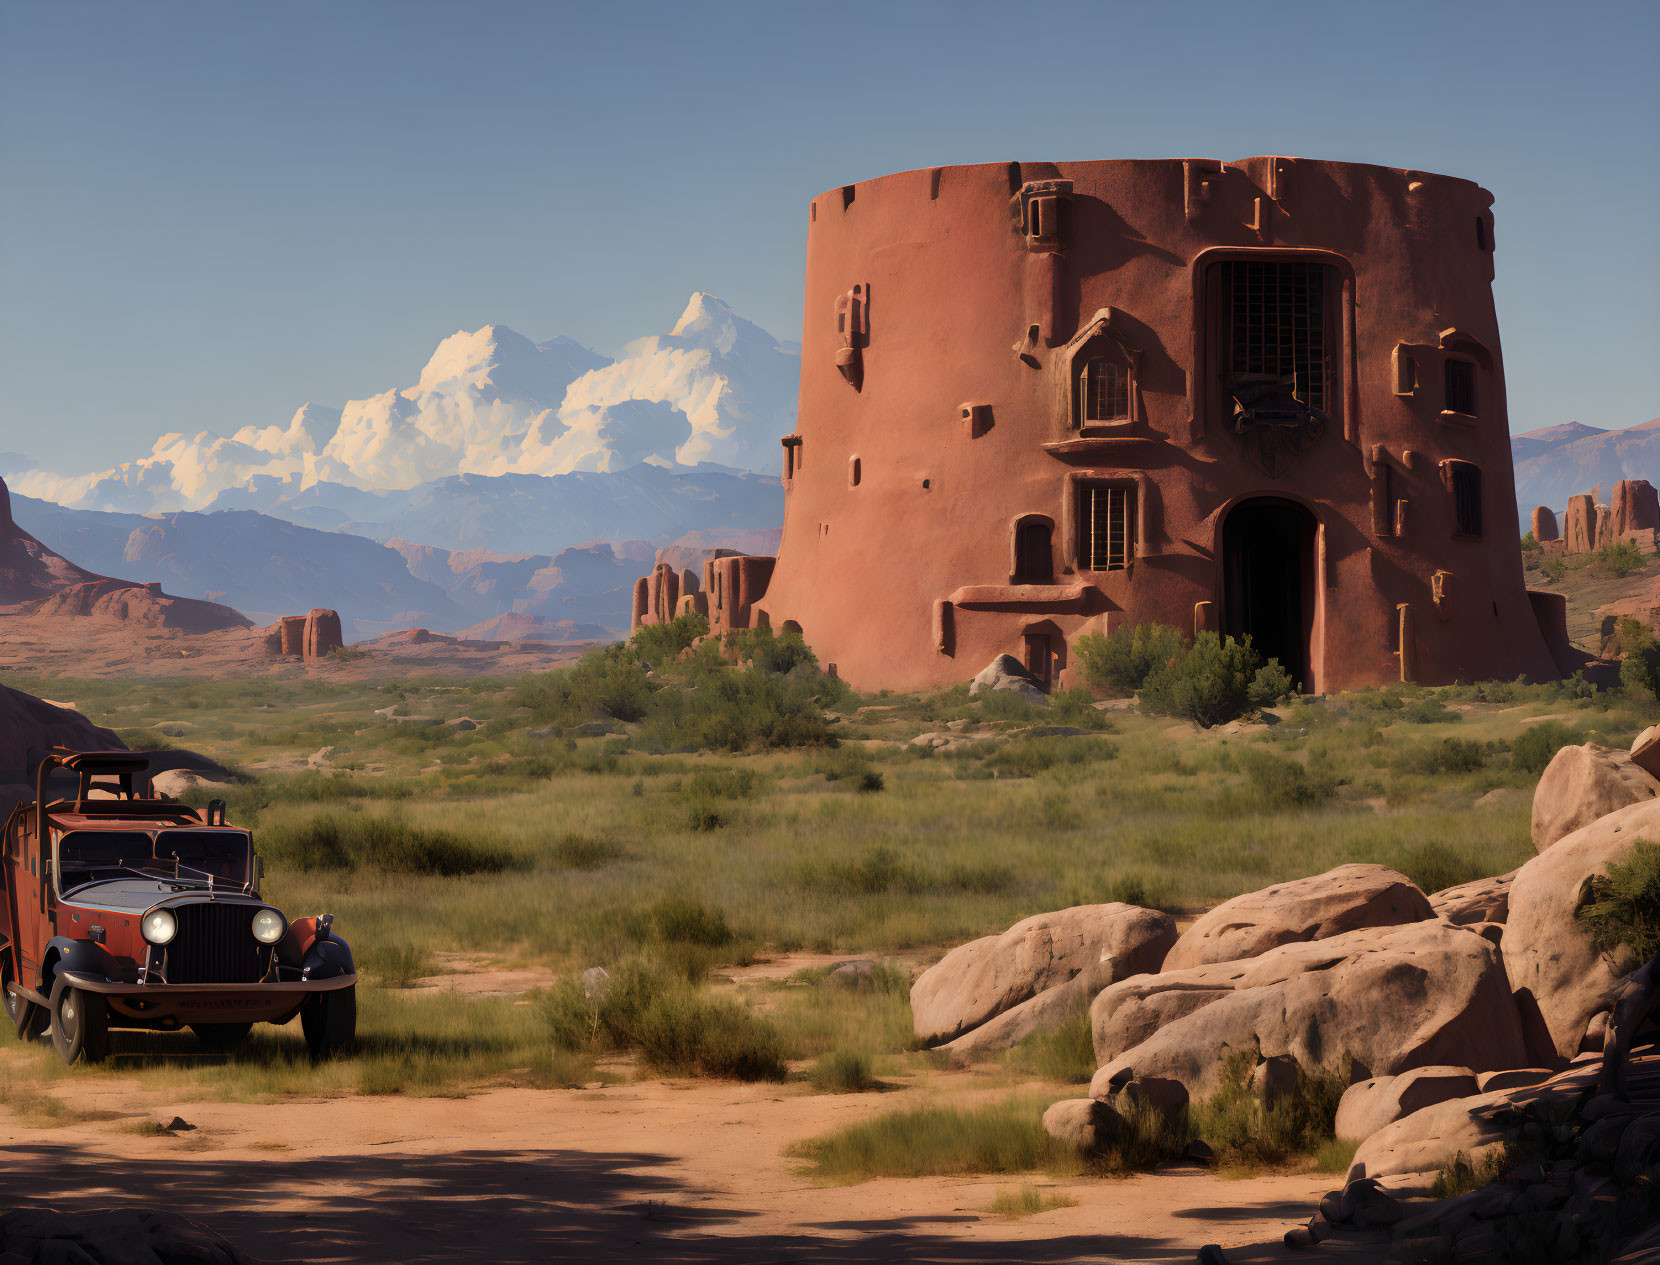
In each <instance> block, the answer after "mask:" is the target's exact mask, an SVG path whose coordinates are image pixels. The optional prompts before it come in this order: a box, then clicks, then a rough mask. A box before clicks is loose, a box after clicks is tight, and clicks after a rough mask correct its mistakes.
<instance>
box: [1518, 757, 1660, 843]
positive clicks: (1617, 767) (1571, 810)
mask: <svg viewBox="0 0 1660 1265" xmlns="http://www.w3.org/2000/svg"><path fill="white" fill-rule="evenodd" d="M1656 795H1660V781H1656V780H1655V778H1654V777H1652V776H1650V775H1649V774H1647V773H1645V772H1644V771H1643V770H1642V769H1641V768H1639V767H1638V766H1637V765H1636V763H1635V762H1634V761H1633V760H1632V758H1631V757H1630V756H1629V755H1627V754H1626V753H1625V752H1623V751H1611V750H1609V749H1608V748H1607V747H1599V746H1598V745H1597V744H1596V743H1594V742H1587V743H1586V744H1584V745H1583V746H1578V747H1563V748H1562V749H1561V750H1560V751H1558V752H1557V753H1556V755H1555V756H1553V757H1552V758H1551V762H1550V764H1549V765H1547V766H1546V767H1545V772H1544V776H1542V777H1541V778H1540V779H1539V785H1538V787H1537V788H1536V789H1535V790H1534V792H1533V847H1534V850H1535V851H1537V852H1543V851H1544V850H1545V849H1546V848H1548V847H1550V846H1551V845H1552V844H1554V843H1555V842H1556V841H1557V840H1558V839H1561V838H1562V837H1563V836H1564V835H1568V834H1572V833H1573V832H1574V831H1575V830H1578V829H1579V828H1580V827H1581V826H1584V825H1587V824H1588V823H1590V822H1593V821H1595V820H1597V818H1599V817H1606V816H1607V815H1608V814H1609V813H1611V812H1613V811H1615V810H1616V809H1619V808H1624V807H1625V806H1626V805H1627V804H1636V803H1641V802H1643V801H1645V800H1651V799H1653V798H1654V797H1655V796H1656Z"/></svg>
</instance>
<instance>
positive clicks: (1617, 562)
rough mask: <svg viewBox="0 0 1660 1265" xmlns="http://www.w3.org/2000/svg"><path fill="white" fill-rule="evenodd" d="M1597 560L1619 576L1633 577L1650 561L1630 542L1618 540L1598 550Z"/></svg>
mask: <svg viewBox="0 0 1660 1265" xmlns="http://www.w3.org/2000/svg"><path fill="white" fill-rule="evenodd" d="M1596 560H1597V561H1598V562H1599V563H1601V564H1602V566H1604V567H1605V568H1607V569H1608V570H1609V571H1612V572H1613V573H1614V574H1615V575H1619V576H1626V575H1631V574H1632V573H1634V572H1637V571H1641V570H1642V569H1643V568H1644V567H1646V566H1647V565H1648V559H1647V558H1645V557H1643V555H1642V553H1641V551H1640V550H1638V548H1637V546H1636V545H1634V544H1632V543H1631V542H1630V541H1629V540H1616V541H1613V542H1612V543H1610V544H1606V545H1604V546H1603V547H1602V548H1601V549H1599V550H1597V552H1596Z"/></svg>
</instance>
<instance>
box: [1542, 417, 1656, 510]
mask: <svg viewBox="0 0 1660 1265" xmlns="http://www.w3.org/2000/svg"><path fill="white" fill-rule="evenodd" d="M1510 452H1511V456H1512V457H1513V459H1514V460H1515V463H1516V509H1517V512H1518V513H1519V514H1520V515H1521V517H1522V519H1523V520H1524V521H1526V519H1527V517H1528V515H1529V514H1531V513H1532V512H1533V507H1534V506H1536V505H1548V506H1550V508H1551V509H1553V510H1556V511H1557V512H1558V513H1560V512H1562V511H1563V510H1565V509H1566V508H1567V505H1568V498H1569V497H1570V496H1575V495H1577V494H1578V493H1581V492H1589V491H1591V490H1592V489H1593V488H1596V487H1598V486H1599V485H1600V487H1601V489H1602V499H1603V500H1606V499H1607V498H1608V496H1609V494H1610V493H1611V492H1612V491H1613V487H1614V484H1616V483H1618V482H1619V481H1620V480H1621V479H1647V480H1649V482H1651V483H1654V484H1656V485H1657V486H1660V418H1656V419H1655V420H1653V421H1649V422H1642V423H1639V424H1638V425H1636V426H1631V427H1628V428H1626V429H1625V430H1599V429H1598V428H1597V427H1595V426H1585V425H1582V424H1581V423H1579V422H1568V423H1567V424H1565V425H1562V426H1548V427H1546V428H1545V429H1543V430H1534V431H1529V432H1527V433H1526V434H1525V435H1513V436H1511V439H1510Z"/></svg>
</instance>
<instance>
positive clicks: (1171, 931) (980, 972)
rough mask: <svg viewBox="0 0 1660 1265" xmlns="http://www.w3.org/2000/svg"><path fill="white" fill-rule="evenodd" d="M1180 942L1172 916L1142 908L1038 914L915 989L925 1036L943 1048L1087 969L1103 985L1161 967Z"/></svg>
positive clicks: (920, 1033)
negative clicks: (1176, 942) (946, 1043)
mask: <svg viewBox="0 0 1660 1265" xmlns="http://www.w3.org/2000/svg"><path fill="white" fill-rule="evenodd" d="M1175 939H1176V924H1175V921H1174V920H1173V919H1172V918H1171V917H1170V915H1168V914H1163V913H1159V912H1158V911H1156V910H1152V909H1140V908H1138V907H1136V906H1134V905H1124V904H1108V905H1079V906H1077V907H1075V908H1072V909H1062V910H1057V911H1055V912H1054V913H1047V914H1037V915H1035V916H1033V917H1031V918H1027V919H1025V920H1024V921H1022V922H1018V923H1016V924H1015V925H1014V926H1012V927H1010V928H1009V929H1008V930H1007V931H1005V932H1003V934H1002V935H997V936H986V937H984V938H982V939H979V940H974V941H971V942H970V943H968V944H965V945H960V946H959V947H957V948H955V949H953V950H952V951H951V952H950V953H947V954H946V955H945V957H944V958H942V959H941V960H940V961H939V962H937V963H935V964H934V965H933V966H931V967H929V968H928V969H927V970H926V971H924V972H922V974H921V975H919V976H918V977H917V979H916V982H915V983H914V984H913V985H912V986H911V1013H912V1021H913V1025H914V1028H915V1031H916V1036H917V1039H918V1040H919V1041H921V1042H922V1043H923V1044H925V1045H938V1044H941V1043H942V1042H946V1041H950V1040H953V1039H954V1038H956V1037H959V1036H961V1035H962V1034H963V1033H965V1032H968V1031H970V1030H972V1029H975V1028H978V1027H980V1026H981V1025H982V1024H985V1023H987V1022H988V1021H990V1020H992V1019H994V1018H995V1017H997V1016H999V1015H1002V1014H1004V1013H1005V1012H1007V1011H1010V1010H1013V1009H1014V1008H1015V1007H1017V1006H1019V1005H1021V1004H1022V1003H1023V1002H1028V1001H1030V1000H1032V999H1033V998H1036V997H1038V996H1039V995H1040V994H1043V993H1046V992H1048V991H1050V990H1051V989H1055V988H1059V987H1061V986H1062V985H1065V984H1067V983H1070V982H1071V981H1072V980H1074V979H1076V978H1077V977H1078V976H1080V975H1082V974H1083V973H1084V972H1086V971H1088V972H1092V973H1094V974H1095V975H1096V978H1097V979H1098V980H1099V982H1100V984H1102V985H1104V984H1105V983H1107V982H1110V980H1115V979H1125V978H1127V977H1130V976H1134V975H1139V974H1142V973H1144V972H1149V971H1156V970H1158V969H1159V966H1160V964H1161V963H1162V962H1163V961H1164V956H1165V954H1166V953H1167V952H1169V949H1170V946H1171V944H1173V943H1174V942H1175Z"/></svg>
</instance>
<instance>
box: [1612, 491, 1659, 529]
mask: <svg viewBox="0 0 1660 1265" xmlns="http://www.w3.org/2000/svg"><path fill="white" fill-rule="evenodd" d="M1611 508H1612V510H1613V513H1614V523H1613V531H1614V535H1615V536H1616V537H1619V536H1625V535H1628V534H1629V533H1631V532H1637V531H1654V530H1656V529H1660V496H1657V495H1656V493H1655V489H1654V485H1653V484H1652V483H1650V482H1649V481H1648V480H1647V479H1622V480H1621V481H1620V482H1618V483H1616V484H1615V485H1614V495H1613V498H1612V505H1611Z"/></svg>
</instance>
